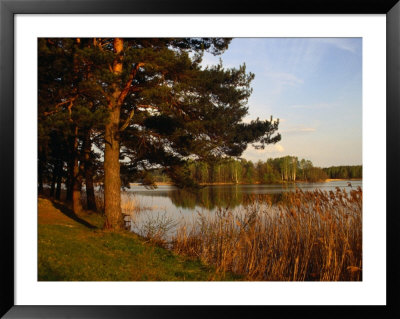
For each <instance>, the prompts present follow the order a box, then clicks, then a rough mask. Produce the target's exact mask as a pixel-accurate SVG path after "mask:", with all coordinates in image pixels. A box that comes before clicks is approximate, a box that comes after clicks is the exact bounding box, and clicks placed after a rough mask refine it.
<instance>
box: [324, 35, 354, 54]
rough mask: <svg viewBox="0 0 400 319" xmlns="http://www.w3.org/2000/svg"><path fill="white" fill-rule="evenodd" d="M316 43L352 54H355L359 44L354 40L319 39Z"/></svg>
mask: <svg viewBox="0 0 400 319" xmlns="http://www.w3.org/2000/svg"><path fill="white" fill-rule="evenodd" d="M318 41H319V42H321V43H326V44H330V45H333V46H334V47H336V48H338V49H340V50H344V51H348V52H351V53H354V54H355V53H357V51H358V49H359V45H358V44H359V42H358V41H357V42H356V41H354V38H321V39H318Z"/></svg>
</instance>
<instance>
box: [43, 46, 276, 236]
mask: <svg viewBox="0 0 400 319" xmlns="http://www.w3.org/2000/svg"><path fill="white" fill-rule="evenodd" d="M229 43H230V39H225V38H160V39H149V38H140V39H123V38H82V39H81V38H75V39H65V38H62V39H60V38H41V39H39V40H38V81H39V83H38V106H39V108H38V127H39V129H38V135H39V136H38V141H39V145H38V189H39V192H41V191H43V185H44V184H49V185H50V188H51V193H52V195H54V196H55V197H57V198H60V193H61V189H62V185H64V186H65V188H66V190H67V200H70V201H71V202H72V207H73V210H74V211H75V212H78V211H80V210H81V209H82V207H81V204H80V198H81V190H82V186H83V185H85V186H86V195H87V199H88V208H92V209H95V207H94V205H95V203H94V193H93V182H95V181H96V180H97V181H99V180H101V181H102V183H103V184H104V208H105V216H106V222H105V228H109V229H118V228H121V227H122V226H123V218H122V213H121V196H120V192H121V185H124V183H127V182H129V181H132V180H134V179H137V178H140V179H141V180H142V181H143V182H144V183H146V184H151V183H152V182H153V180H152V178H151V175H149V174H148V172H149V170H152V169H154V168H155V167H156V168H159V169H161V170H162V172H163V173H164V174H166V175H167V176H168V177H169V178H170V179H171V180H172V181H173V182H174V183H175V184H177V185H179V186H194V185H195V181H194V180H193V179H192V178H191V174H190V170H189V168H188V165H186V163H187V161H188V160H189V158H191V159H193V158H195V159H197V160H200V161H202V162H205V163H212V162H215V161H217V159H220V158H230V157H239V156H240V155H241V154H242V152H243V151H244V150H245V149H246V147H247V145H248V144H249V143H251V144H252V145H254V146H255V147H258V148H263V147H264V146H265V145H266V144H269V143H276V142H277V141H279V140H280V135H279V134H276V131H277V129H278V125H279V122H278V121H273V120H272V118H271V120H258V119H257V120H255V121H252V122H251V123H243V122H242V119H243V117H244V116H245V115H246V114H247V110H248V107H247V101H248V98H249V96H250V94H251V87H250V83H251V81H252V80H253V78H254V75H253V74H251V73H247V72H246V67H245V65H242V66H240V67H238V68H230V69H226V68H224V67H223V66H222V62H220V64H219V65H215V66H212V67H208V68H203V67H201V64H200V63H201V60H202V55H203V53H204V52H205V51H208V52H210V53H212V54H215V55H217V54H220V53H222V52H223V51H224V50H226V49H227V48H228V45H229ZM238 178H239V177H238Z"/></svg>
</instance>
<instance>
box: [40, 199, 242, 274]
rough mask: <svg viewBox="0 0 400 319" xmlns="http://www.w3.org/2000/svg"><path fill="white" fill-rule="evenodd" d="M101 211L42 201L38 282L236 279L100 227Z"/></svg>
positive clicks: (143, 241) (196, 262)
mask: <svg viewBox="0 0 400 319" xmlns="http://www.w3.org/2000/svg"><path fill="white" fill-rule="evenodd" d="M103 222H104V220H103V217H102V216H101V215H98V214H94V213H92V214H90V213H88V212H85V213H82V214H80V215H79V216H77V215H74V214H72V213H71V211H70V210H69V209H68V208H67V207H66V206H65V205H64V204H62V203H59V202H52V201H50V200H48V199H46V198H39V199H38V280H39V281H140V280H149V281H198V280H202V281H206V280H235V279H238V278H239V276H233V275H232V274H230V273H225V274H223V273H217V272H216V271H215V269H214V268H212V267H209V266H205V265H204V264H202V263H201V262H200V261H199V260H197V259H194V258H190V257H183V256H178V255H176V254H174V253H173V252H171V251H168V250H166V249H164V248H161V247H157V246H154V245H151V244H149V243H147V242H146V241H145V240H144V239H142V238H140V237H138V236H136V235H135V234H132V233H129V232H119V233H111V232H105V231H103V230H101V227H102V225H103Z"/></svg>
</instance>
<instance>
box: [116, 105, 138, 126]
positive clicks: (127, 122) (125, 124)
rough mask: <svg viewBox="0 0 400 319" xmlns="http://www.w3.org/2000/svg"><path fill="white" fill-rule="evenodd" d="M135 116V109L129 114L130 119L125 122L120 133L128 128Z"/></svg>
mask: <svg viewBox="0 0 400 319" xmlns="http://www.w3.org/2000/svg"><path fill="white" fill-rule="evenodd" d="M134 114H135V109H134V108H132V111H131V112H130V113H129V116H128V118H127V119H126V120H125V122H124V124H123V125H122V126H121V128H120V129H119V131H120V132H122V131H123V130H125V129H126V128H127V127H128V125H129V122H130V121H131V120H132V117H133V115H134Z"/></svg>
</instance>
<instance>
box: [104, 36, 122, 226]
mask: <svg viewBox="0 0 400 319" xmlns="http://www.w3.org/2000/svg"><path fill="white" fill-rule="evenodd" d="M122 50H123V39H121V38H115V39H114V52H115V53H116V58H115V60H114V63H113V67H112V68H113V72H114V74H116V75H118V74H120V73H121V72H122V55H121V53H122ZM113 89H114V90H113V93H112V97H111V100H110V103H109V105H108V109H109V111H110V113H109V116H110V117H109V122H108V123H107V124H106V126H105V135H104V139H105V150H104V213H105V215H106V221H105V224H104V228H105V229H112V230H118V229H122V228H123V217H122V211H121V177H120V164H119V152H120V149H119V147H120V144H119V122H120V112H121V101H119V97H120V95H121V89H120V88H119V87H118V84H117V83H115V84H114V85H113Z"/></svg>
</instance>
